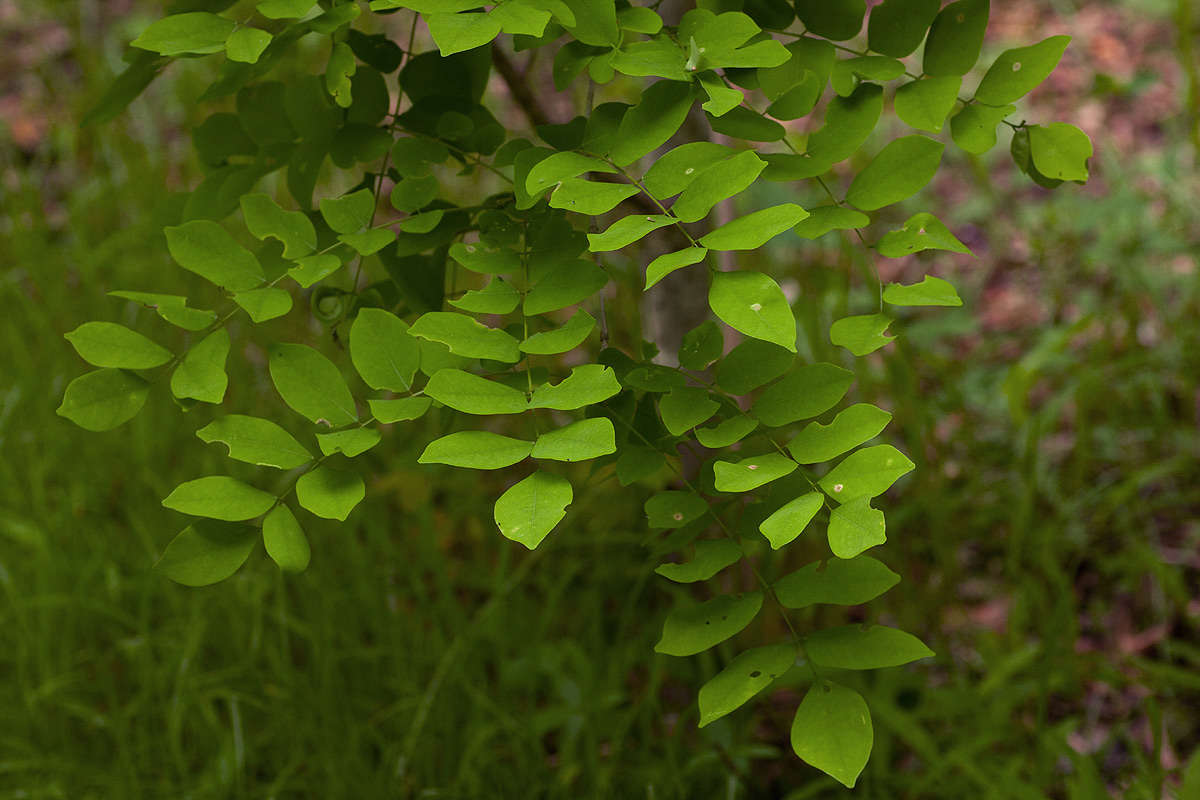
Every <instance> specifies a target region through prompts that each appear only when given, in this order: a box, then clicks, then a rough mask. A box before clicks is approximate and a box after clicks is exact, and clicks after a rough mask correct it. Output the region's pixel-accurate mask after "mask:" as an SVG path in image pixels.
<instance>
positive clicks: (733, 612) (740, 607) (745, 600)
mask: <svg viewBox="0 0 1200 800" xmlns="http://www.w3.org/2000/svg"><path fill="white" fill-rule="evenodd" d="M762 601H763V596H762V592H750V593H748V594H743V595H736V596H734V595H719V596H718V597H714V598H713V599H712V600H709V601H707V602H704V603H700V604H698V605H690V606H684V607H683V608H677V609H675V610H674V611H672V612H671V613H670V615H669V616H668V617H667V620H666V622H665V623H663V632H662V638H661V639H659V641H658V644H656V645H655V646H654V652H656V653H664V654H666V655H669V656H694V655H696V654H697V653H701V652H704V651H705V650H707V649H708V648H710V647H712V646H714V645H718V644H720V643H721V642H723V641H725V640H726V639H728V638H729V637H731V636H733V635H735V634H737V633H738V632H739V631H741V630H742V629H743V628H745V627H746V626H747V625H749V624H750V621H751V620H753V619H754V617H755V616H756V615H757V614H758V610H759V609H760V608H762Z"/></svg>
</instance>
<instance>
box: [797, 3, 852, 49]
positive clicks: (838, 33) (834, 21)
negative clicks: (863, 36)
mask: <svg viewBox="0 0 1200 800" xmlns="http://www.w3.org/2000/svg"><path fill="white" fill-rule="evenodd" d="M866 13H867V5H866V3H865V2H864V1H863V0H796V16H797V17H799V18H800V21H801V22H803V23H804V27H805V28H807V29H808V30H809V31H810V32H812V33H815V34H816V35H817V36H821V37H823V38H825V39H832V40H833V41H835V42H841V41H845V40H847V39H853V38H854V37H855V36H857V35H858V32H859V31H861V30H862V24H863V17H864V16H865V15H866Z"/></svg>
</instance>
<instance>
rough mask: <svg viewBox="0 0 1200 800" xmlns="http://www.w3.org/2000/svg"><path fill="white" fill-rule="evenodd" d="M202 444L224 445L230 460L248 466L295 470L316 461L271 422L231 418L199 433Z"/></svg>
mask: <svg viewBox="0 0 1200 800" xmlns="http://www.w3.org/2000/svg"><path fill="white" fill-rule="evenodd" d="M196 436H198V437H200V440H201V441H202V442H205V443H206V444H211V443H212V442H221V443H222V444H224V445H226V447H227V448H228V449H229V457H230V458H233V459H236V460H238V461H244V462H246V463H247V464H258V465H260V466H264V467H276V468H277V469H295V468H296V467H299V466H302V465H304V464H307V463H308V462H309V461H312V453H310V452H308V449H307V448H305V447H304V446H303V445H302V444H300V443H299V442H298V441H296V439H295V437H293V436H292V435H291V434H290V433H288V432H287V431H285V430H284V429H283V428H281V427H280V426H278V425H276V424H275V423H274V422H271V421H270V420H268V419H261V418H259V417H248V416H245V415H242V414H229V415H227V416H224V417H218V418H217V419H215V420H213V421H212V422H210V423H208V424H207V425H205V426H204V427H203V428H201V429H200V430H198V431H196Z"/></svg>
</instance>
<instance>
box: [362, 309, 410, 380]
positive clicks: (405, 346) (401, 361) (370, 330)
mask: <svg viewBox="0 0 1200 800" xmlns="http://www.w3.org/2000/svg"><path fill="white" fill-rule="evenodd" d="M350 360H351V361H352V362H353V363H354V369H356V370H357V371H358V374H359V375H360V376H362V379H363V381H364V382H365V383H366V384H367V385H368V386H370V387H371V388H372V389H387V390H390V391H393V392H407V391H408V390H409V389H411V388H412V383H413V377H414V376H415V375H416V374H417V367H418V366H420V363H421V345H420V343H419V342H418V341H417V340H416V339H415V338H413V337H412V336H411V335H409V329H408V325H406V324H405V323H404V321H403V320H401V319H400V318H399V317H397V316H396V315H395V314H391V313H389V312H387V311H384V310H383V309H379V308H362V309H359V312H358V315H357V316H356V317H355V318H354V324H353V325H351V326H350Z"/></svg>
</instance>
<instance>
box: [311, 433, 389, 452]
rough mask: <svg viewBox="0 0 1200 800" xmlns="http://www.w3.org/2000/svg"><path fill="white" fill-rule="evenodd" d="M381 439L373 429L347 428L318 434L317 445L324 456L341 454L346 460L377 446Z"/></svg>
mask: <svg viewBox="0 0 1200 800" xmlns="http://www.w3.org/2000/svg"><path fill="white" fill-rule="evenodd" d="M381 438H382V437H381V436H380V434H379V431H378V430H376V429H375V428H348V429H347V430H344V431H334V432H333V433H318V434H317V445H318V446H319V447H320V448H321V452H322V453H323V454H324V455H327V456H331V455H333V454H334V453H341V454H343V455H345V456H346V457H347V458H354V457H355V456H360V455H362V454H363V453H365V452H367V451H368V450H370V449H371V448H372V447H374V446H375V445H377V444H379V441H380V439H381Z"/></svg>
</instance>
